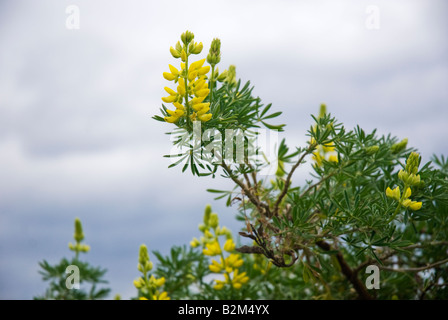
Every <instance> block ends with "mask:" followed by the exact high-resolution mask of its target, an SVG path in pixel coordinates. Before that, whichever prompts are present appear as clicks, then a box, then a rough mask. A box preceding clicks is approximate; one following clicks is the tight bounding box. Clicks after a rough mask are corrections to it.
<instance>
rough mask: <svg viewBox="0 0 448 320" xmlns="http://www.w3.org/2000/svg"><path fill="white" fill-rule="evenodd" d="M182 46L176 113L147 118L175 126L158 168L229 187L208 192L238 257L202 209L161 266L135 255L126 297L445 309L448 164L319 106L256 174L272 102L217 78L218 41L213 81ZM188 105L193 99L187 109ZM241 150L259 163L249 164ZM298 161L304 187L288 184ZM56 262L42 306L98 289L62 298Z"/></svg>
mask: <svg viewBox="0 0 448 320" xmlns="http://www.w3.org/2000/svg"><path fill="white" fill-rule="evenodd" d="M193 38H194V35H193V34H192V33H191V32H186V33H184V34H183V35H182V36H181V39H182V42H183V43H184V46H182V45H181V44H180V42H178V43H177V44H176V48H173V47H172V48H171V49H170V52H171V54H172V56H173V57H174V58H176V59H179V58H180V59H181V60H182V61H183V63H184V65H183V66H182V64H181V71H178V70H177V69H176V68H174V67H172V66H170V71H171V73H168V72H165V73H164V77H165V79H166V80H169V81H174V82H175V83H177V82H178V81H179V85H178V88H177V92H176V91H174V90H172V89H169V88H168V89H166V91H167V92H168V93H169V94H170V96H168V97H164V98H162V100H163V101H164V102H167V103H173V105H174V106H175V107H176V110H169V109H167V107H166V106H165V105H163V104H162V108H161V110H160V111H161V114H162V115H163V116H164V117H161V116H159V115H155V116H154V117H153V118H154V119H155V120H158V121H166V122H169V125H174V129H173V131H172V132H171V133H170V134H171V135H172V136H171V137H172V138H174V139H172V143H173V145H174V146H176V147H177V148H178V153H177V154H171V155H167V156H166V157H173V158H175V159H176V161H175V162H174V163H172V164H171V165H169V167H174V166H177V165H180V164H182V165H183V167H182V172H184V171H186V169H188V168H190V170H191V172H192V174H193V175H196V176H204V175H211V176H212V177H217V176H218V173H219V176H220V177H221V178H224V179H230V180H231V181H232V182H233V185H234V187H233V188H232V189H231V190H215V189H208V191H209V192H210V193H212V194H213V195H214V196H216V198H215V199H217V200H219V199H223V200H225V201H226V204H227V206H229V207H230V206H232V208H233V209H234V211H235V216H236V218H237V219H238V220H239V221H240V222H241V225H242V226H241V229H240V230H239V235H240V239H237V240H238V241H235V242H239V243H240V247H239V248H235V243H233V242H232V243H230V242H228V241H230V238H232V236H231V233H230V231H228V230H225V232H224V231H223V230H224V229H223V228H221V227H220V226H219V225H218V217H217V215H216V214H215V213H212V212H211V208H209V207H207V209H206V212H205V217H204V224H201V226H200V231H201V232H202V234H203V236H202V237H200V240H198V239H196V238H195V239H193V241H192V242H191V245H190V247H187V246H182V247H172V248H171V251H170V253H169V254H168V255H166V256H164V255H162V254H161V253H160V252H157V251H155V252H153V253H154V255H155V256H156V258H157V260H158V262H157V263H155V267H154V268H153V265H152V263H150V262H149V256H148V255H147V251H145V250H147V249H146V246H144V247H141V252H140V260H139V271H140V272H141V273H142V276H141V277H140V278H139V279H137V280H135V281H134V286H135V287H136V288H137V289H138V290H137V291H138V292H137V293H138V294H137V297H138V298H140V299H170V298H171V299H375V298H376V299H447V298H448V288H447V285H446V284H447V283H448V241H447V239H448V161H447V159H446V157H445V156H443V155H441V156H433V158H432V161H430V162H428V163H420V162H421V156H420V155H419V154H418V153H417V150H416V149H414V148H411V147H408V140H407V139H402V140H399V139H398V138H396V137H393V136H391V135H379V134H378V133H377V132H376V130H373V131H372V132H366V131H365V130H363V129H362V128H360V127H359V126H356V127H355V128H354V129H352V130H350V129H347V128H345V127H344V125H343V124H342V123H340V122H339V121H338V120H337V119H336V118H335V117H333V116H332V115H331V114H329V113H327V112H326V106H325V105H321V108H320V112H319V114H318V116H312V120H313V121H312V124H311V126H310V129H309V130H308V132H307V133H306V135H307V136H308V139H309V140H308V143H307V144H306V145H305V146H290V145H288V144H287V142H286V141H285V140H282V141H281V142H280V143H279V144H278V167H277V168H276V170H275V171H274V172H273V173H272V174H270V175H264V174H261V172H262V171H263V169H265V168H268V167H270V166H271V165H272V163H270V160H269V159H267V158H266V155H265V154H263V151H262V150H261V149H260V148H258V147H256V146H257V143H256V142H257V138H258V137H259V135H258V133H259V132H258V131H257V130H258V129H269V130H278V131H281V130H283V129H284V125H273V124H271V123H270V121H271V119H274V118H276V117H277V116H279V115H280V114H281V112H280V111H276V112H273V113H270V111H271V110H270V109H271V104H268V105H266V106H265V105H263V104H262V103H261V99H260V98H259V97H254V96H253V94H252V92H253V87H251V86H250V83H249V82H247V83H246V84H245V85H242V83H241V80H236V71H235V67H233V66H231V67H229V69H228V70H226V71H224V72H223V73H221V74H219V72H218V69H217V68H216V69H215V66H216V64H218V63H219V61H220V57H221V50H220V41H219V40H218V39H215V40H214V42H213V45H212V50H211V51H210V53H209V57H208V62H209V63H210V65H211V75H210V76H206V74H207V72H208V71H209V70H210V66H206V67H202V64H203V62H204V61H205V59H203V60H204V61H202V62H201V61H199V62H200V63H199V64H198V62H193V63H196V66H198V65H200V67H197V68H193V67H191V65H193V63H192V64H191V65H190V67H191V68H190V69H188V56H189V55H191V54H199V53H200V52H201V50H202V43H199V44H198V43H194V42H192V41H193ZM191 43H193V44H191ZM190 44H191V45H190ZM199 73H200V74H199ZM196 78H197V79H196ZM205 79H207V81H208V83H207V85H205V84H204V81H205ZM189 81H190V82H189ZM218 82H221V85H220V86H218ZM185 83H187V85H185ZM196 86H198V87H199V88H200V89H197V88H196ZM208 86H210V87H208ZM204 88H205V89H204ZM208 88H210V89H208ZM196 89H197V90H196ZM198 90H199V91H200V93H198V92H196V91H198ZM198 98H199V100H201V99H202V100H201V102H199V103H198V104H196V105H195V104H194V103H193V101H194V99H198ZM202 101H203V102H204V103H202ZM181 104H182V105H181ZM198 105H201V106H200V107H198ZM209 106H210V108H209ZM167 110H168V111H167ZM209 111H210V113H208V112H209ZM197 119H200V120H201V121H197ZM198 124H200V126H196V125H198ZM167 125H168V123H167ZM228 131H230V132H233V133H235V132H241V133H242V134H243V135H242V136H243V139H242V140H238V139H233V138H232V139H231V140H230V144H227V145H226V143H228V141H227V140H225V137H226V135H227V134H228ZM241 148H242V149H243V150H244V153H243V156H242V158H240V159H239V161H238V153H237V151H236V150H239V149H241ZM250 150H251V151H252V152H253V153H254V154H256V155H262V156H264V157H251V155H253V154H251V152H249V151H250ZM307 161H308V162H310V163H311V167H310V168H311V172H310V173H309V174H310V177H309V180H306V181H301V182H300V181H296V180H294V179H293V178H294V175H295V173H296V172H297V169H298V168H299V167H300V168H302V167H303V165H304V164H305V163H306V162H307ZM211 216H213V219H211V218H210V217H211ZM212 220H213V223H211V221H212ZM77 230H78V231H77V234H78V236H77V237H75V240H76V241H77V243H76V244H75V245H71V248H72V250H74V251H75V252H76V258H77V255H78V254H79V253H81V252H86V251H88V246H85V245H82V244H80V242H81V241H82V239H83V234H82V229H81V228H80V226H78V229H77ZM212 233H213V234H212ZM224 235H225V236H226V237H227V240H226V244H225V245H224V246H222V245H221V244H220V243H219V241H220V240H219V239H220V236H224ZM232 241H233V238H232ZM142 248H144V249H145V250H143V251H142ZM222 248H224V250H225V251H227V252H226V256H224V254H223V252H222V251H223V249H222ZM142 252H143V253H144V254H142ZM232 259H233V260H232ZM241 259H242V260H241ZM232 261H233V262H232ZM241 261H242V262H241ZM72 262H73V261H72ZM75 262H77V260H76V261H75ZM66 263H68V261H66V260H63V261H62V262H61V263H60V264H59V265H56V266H50V265H49V264H48V263H47V262H45V261H44V262H42V263H41V267H42V268H43V269H44V272H43V273H42V274H43V275H44V280H50V279H52V282H51V284H50V288H49V290H48V291H47V294H46V297H47V298H66V297H67V296H70V297H73V298H86V297H89V298H93V297H97V296H98V295H101V293H102V292H104V293H107V290H106V291H101V290H100V291H99V293H98V292H96V293H94V294H90V295H89V294H87V293H83V294H81V293H79V292H75V291H73V290H72V291H68V292H67V290H66V289H65V277H64V272H65V268H64V266H65V265H66ZM368 266H376V267H377V268H379V270H380V274H379V275H380V278H379V287H380V288H379V289H372V288H370V289H369V286H368V284H367V280H368V279H367V278H368V277H369V274H366V268H367V267H368ZM79 267H80V269H81V268H84V269H83V270H84V271H82V272H84V273H86V274H87V275H84V276H81V279H83V280H84V281H87V280H91V282H92V283H94V284H96V283H99V282H100V281H99V280H100V278H101V277H102V276H103V275H104V271H103V270H101V269H93V268H89V267H88V266H87V265H83V264H79ZM150 272H151V273H150ZM88 274H90V275H88ZM238 276H239V277H240V278H238ZM156 277H157V278H156ZM247 278H248V279H249V280H247ZM242 279H243V280H242ZM238 281H239V282H238ZM162 287H163V291H162V289H161V288H162ZM93 292H95V291H93ZM75 295H77V296H75Z"/></svg>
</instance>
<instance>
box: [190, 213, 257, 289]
mask: <svg viewBox="0 0 448 320" xmlns="http://www.w3.org/2000/svg"><path fill="white" fill-rule="evenodd" d="M199 231H201V232H202V233H203V236H202V237H201V238H200V239H197V238H194V239H193V240H192V241H191V242H190V245H191V246H192V247H193V248H196V247H198V246H200V245H202V248H203V249H202V254H204V255H205V256H210V257H217V259H218V260H215V259H212V262H211V264H210V265H209V269H210V271H211V272H213V273H217V274H222V275H223V277H224V280H218V279H217V280H215V283H216V284H215V286H214V287H213V288H214V289H215V290H221V289H223V288H224V287H225V286H226V285H228V286H231V287H232V288H233V289H240V288H241V287H242V286H243V284H245V283H247V282H248V281H249V277H248V276H247V274H246V272H240V270H239V268H240V267H241V266H242V265H243V263H244V261H243V259H242V258H241V256H240V255H239V254H237V253H235V242H234V241H233V238H232V233H231V232H230V230H228V229H227V228H226V227H220V226H219V218H218V215H217V214H216V213H214V212H212V208H211V206H210V205H208V206H207V207H206V208H205V212H204V221H203V223H201V224H200V225H199ZM220 237H224V238H225V243H224V245H223V246H221V244H220V242H219V238H220ZM225 252H227V254H228V256H227V257H226V256H225V255H224V253H225Z"/></svg>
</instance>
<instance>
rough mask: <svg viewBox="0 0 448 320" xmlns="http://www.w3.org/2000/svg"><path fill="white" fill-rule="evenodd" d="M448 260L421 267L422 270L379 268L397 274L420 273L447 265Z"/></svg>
mask: <svg viewBox="0 0 448 320" xmlns="http://www.w3.org/2000/svg"><path fill="white" fill-rule="evenodd" d="M447 262H448V259H445V260H441V261H437V262H434V263H433V264H429V265H427V266H424V267H420V268H397V269H395V268H393V267H386V266H378V268H380V269H382V270H386V271H395V272H419V271H424V270H427V269H431V268H434V267H437V266H440V265H441V264H444V263H447Z"/></svg>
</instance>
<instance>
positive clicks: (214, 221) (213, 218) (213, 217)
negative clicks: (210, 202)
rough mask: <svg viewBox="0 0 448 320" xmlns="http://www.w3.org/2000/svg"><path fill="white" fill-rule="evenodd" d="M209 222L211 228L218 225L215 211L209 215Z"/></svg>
mask: <svg viewBox="0 0 448 320" xmlns="http://www.w3.org/2000/svg"><path fill="white" fill-rule="evenodd" d="M209 223H210V227H212V228H213V229H214V228H216V227H217V226H218V224H219V218H218V215H217V214H216V213H212V214H211V215H210V220H209Z"/></svg>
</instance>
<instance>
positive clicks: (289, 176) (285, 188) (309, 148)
mask: <svg viewBox="0 0 448 320" xmlns="http://www.w3.org/2000/svg"><path fill="white" fill-rule="evenodd" d="M316 145H317V144H316V143H313V144H310V146H309V147H308V149H306V150H305V152H304V153H303V154H302V156H301V157H300V158H299V160H297V162H296V164H294V166H293V167H292V168H291V171H289V174H288V176H287V177H286V181H285V186H284V187H283V190H282V192H281V193H280V195H279V196H278V198H277V201H276V202H275V204H274V209H273V211H272V213H273V215H277V214H278V206H279V205H280V203H281V202H282V200H283V198H284V197H285V196H286V193H287V192H288V190H289V185H290V184H291V178H292V175H293V174H294V171H296V169H297V168H298V166H299V165H300V164H301V163H302V161H303V159H305V157H306V156H307V155H309V154H310V153H311V152H313V150H314V149H315V148H316Z"/></svg>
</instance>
